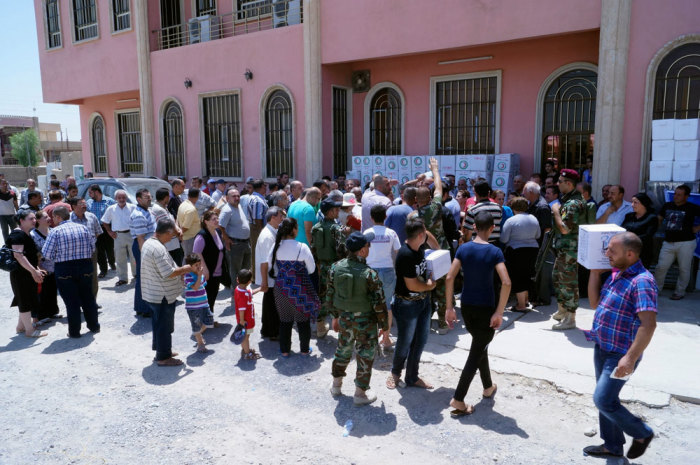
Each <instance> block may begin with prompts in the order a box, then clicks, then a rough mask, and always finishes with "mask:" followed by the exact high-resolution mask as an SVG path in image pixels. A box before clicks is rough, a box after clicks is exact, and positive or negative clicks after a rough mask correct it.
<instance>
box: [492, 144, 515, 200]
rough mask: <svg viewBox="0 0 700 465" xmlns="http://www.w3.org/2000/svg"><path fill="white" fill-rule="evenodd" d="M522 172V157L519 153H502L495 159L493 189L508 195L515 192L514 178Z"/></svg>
mask: <svg viewBox="0 0 700 465" xmlns="http://www.w3.org/2000/svg"><path fill="white" fill-rule="evenodd" d="M519 172H520V155H518V154H517V153H501V154H498V155H495V156H494V157H493V176H492V177H491V188H492V189H493V190H496V189H499V190H502V191H503V192H505V193H506V197H508V192H510V191H511V190H513V178H514V177H515V175H517V174H518V173H519Z"/></svg>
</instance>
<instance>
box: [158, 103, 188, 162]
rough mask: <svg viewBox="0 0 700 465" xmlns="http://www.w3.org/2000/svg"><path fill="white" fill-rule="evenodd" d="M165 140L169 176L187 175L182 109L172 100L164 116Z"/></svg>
mask: <svg viewBox="0 0 700 465" xmlns="http://www.w3.org/2000/svg"><path fill="white" fill-rule="evenodd" d="M163 140H164V141H165V173H166V175H168V176H184V175H185V144H184V140H183V136H182V110H181V109H180V105H178V104H177V103H175V102H171V103H169V104H168V106H167V107H166V108H165V115H164V117H163Z"/></svg>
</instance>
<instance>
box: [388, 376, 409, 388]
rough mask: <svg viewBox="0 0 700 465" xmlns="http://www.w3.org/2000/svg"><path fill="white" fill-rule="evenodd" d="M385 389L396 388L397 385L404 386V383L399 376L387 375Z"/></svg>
mask: <svg viewBox="0 0 700 465" xmlns="http://www.w3.org/2000/svg"><path fill="white" fill-rule="evenodd" d="M386 387H387V389H396V388H397V387H400V388H405V387H406V383H404V382H403V381H402V380H401V378H395V377H394V375H389V377H388V378H387V379H386Z"/></svg>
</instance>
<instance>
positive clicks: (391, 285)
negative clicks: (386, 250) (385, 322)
mask: <svg viewBox="0 0 700 465" xmlns="http://www.w3.org/2000/svg"><path fill="white" fill-rule="evenodd" d="M375 271H376V272H377V274H378V275H379V280H380V281H381V282H382V290H383V291H384V299H385V300H386V306H387V307H389V308H391V300H392V299H393V298H394V289H396V270H394V269H393V268H375ZM390 329H391V328H390Z"/></svg>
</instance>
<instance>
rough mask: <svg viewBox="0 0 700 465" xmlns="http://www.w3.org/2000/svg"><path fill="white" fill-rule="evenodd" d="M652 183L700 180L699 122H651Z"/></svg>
mask: <svg viewBox="0 0 700 465" xmlns="http://www.w3.org/2000/svg"><path fill="white" fill-rule="evenodd" d="M651 138H652V142H651V162H650V164H649V180H650V181H679V182H688V181H691V182H692V181H696V180H697V179H700V120H698V119H677V120H673V119H661V120H654V121H652V127H651Z"/></svg>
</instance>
